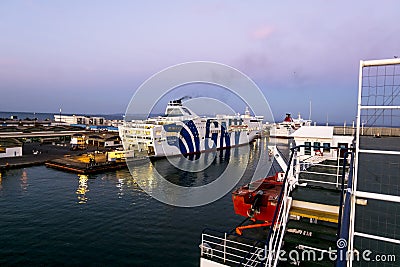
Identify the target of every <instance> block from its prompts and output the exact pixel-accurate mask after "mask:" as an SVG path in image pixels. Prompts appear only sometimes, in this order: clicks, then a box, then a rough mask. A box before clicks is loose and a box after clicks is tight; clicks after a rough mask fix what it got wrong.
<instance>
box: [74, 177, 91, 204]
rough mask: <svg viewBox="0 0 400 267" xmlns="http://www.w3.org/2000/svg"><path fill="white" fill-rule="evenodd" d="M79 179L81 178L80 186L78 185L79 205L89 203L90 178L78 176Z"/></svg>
mask: <svg viewBox="0 0 400 267" xmlns="http://www.w3.org/2000/svg"><path fill="white" fill-rule="evenodd" d="M78 177H79V185H78V189H77V190H76V194H77V195H78V203H79V204H86V203H87V201H88V198H87V196H86V193H87V192H89V189H88V180H89V177H88V176H87V175H84V174H78Z"/></svg>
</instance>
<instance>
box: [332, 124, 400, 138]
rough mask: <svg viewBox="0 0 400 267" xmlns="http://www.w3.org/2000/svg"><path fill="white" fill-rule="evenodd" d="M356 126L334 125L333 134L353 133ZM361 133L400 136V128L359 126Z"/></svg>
mask: <svg viewBox="0 0 400 267" xmlns="http://www.w3.org/2000/svg"><path fill="white" fill-rule="evenodd" d="M355 131H356V128H353V127H352V126H346V127H344V126H335V127H334V130H333V133H334V134H335V135H354V133H355ZM360 133H361V135H365V136H377V135H378V136H395V137H400V128H389V127H365V126H364V127H361V129H360Z"/></svg>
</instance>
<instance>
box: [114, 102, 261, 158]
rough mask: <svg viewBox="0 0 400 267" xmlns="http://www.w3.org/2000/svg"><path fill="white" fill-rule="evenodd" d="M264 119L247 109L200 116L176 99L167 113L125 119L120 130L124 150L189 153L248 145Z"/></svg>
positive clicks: (169, 106)
mask: <svg viewBox="0 0 400 267" xmlns="http://www.w3.org/2000/svg"><path fill="white" fill-rule="evenodd" d="M262 120H263V117H262V116H252V115H251V114H250V111H249V109H248V108H246V111H245V114H244V115H240V114H236V115H216V116H215V117H201V116H198V115H196V114H195V113H194V112H193V111H192V110H190V109H189V108H188V107H186V106H184V105H182V101H181V100H173V101H170V102H169V103H168V105H167V107H166V109H165V115H164V116H158V117H152V118H148V119H146V120H132V121H126V122H124V124H123V125H122V126H120V127H119V133H120V136H121V139H122V141H123V144H124V149H125V150H129V151H130V150H133V151H138V152H147V155H148V156H150V157H165V156H173V155H188V154H189V155H190V154H196V153H201V152H205V151H212V150H217V149H224V148H230V147H235V146H240V145H245V144H248V143H250V142H252V141H253V140H254V139H255V138H257V137H258V136H259V135H260V132H261V130H262Z"/></svg>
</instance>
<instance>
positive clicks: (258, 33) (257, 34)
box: [251, 25, 274, 40]
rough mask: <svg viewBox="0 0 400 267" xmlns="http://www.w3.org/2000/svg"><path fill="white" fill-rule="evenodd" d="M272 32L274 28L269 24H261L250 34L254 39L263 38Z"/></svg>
mask: <svg viewBox="0 0 400 267" xmlns="http://www.w3.org/2000/svg"><path fill="white" fill-rule="evenodd" d="M273 32H274V28H273V27H271V26H269V25H263V26H261V27H259V28H257V29H255V30H254V31H253V32H252V33H251V36H252V37H253V38H254V39H256V40H264V39H266V38H267V37H269V36H270V35H271V34H272V33H273Z"/></svg>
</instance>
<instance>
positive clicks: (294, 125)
mask: <svg viewBox="0 0 400 267" xmlns="http://www.w3.org/2000/svg"><path fill="white" fill-rule="evenodd" d="M310 125H311V120H305V119H303V118H302V117H301V115H300V113H299V116H298V118H297V119H296V118H295V119H293V118H292V116H291V114H290V113H286V117H285V119H284V120H283V121H282V122H280V123H274V124H272V125H271V127H270V136H271V137H278V138H290V135H291V134H292V133H294V132H295V131H296V130H298V129H299V128H300V127H302V126H310Z"/></svg>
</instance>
